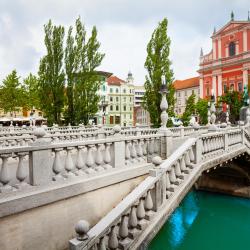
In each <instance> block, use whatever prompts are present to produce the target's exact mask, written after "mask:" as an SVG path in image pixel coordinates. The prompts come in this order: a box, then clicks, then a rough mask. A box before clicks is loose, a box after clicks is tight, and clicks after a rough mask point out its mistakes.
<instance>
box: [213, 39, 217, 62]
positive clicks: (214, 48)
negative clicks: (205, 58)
mask: <svg viewBox="0 0 250 250" xmlns="http://www.w3.org/2000/svg"><path fill="white" fill-rule="evenodd" d="M216 59H217V58H216V42H215V40H213V60H216Z"/></svg>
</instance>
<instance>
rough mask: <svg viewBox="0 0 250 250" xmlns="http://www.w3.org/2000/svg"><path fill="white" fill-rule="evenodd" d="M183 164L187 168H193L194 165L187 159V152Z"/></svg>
mask: <svg viewBox="0 0 250 250" xmlns="http://www.w3.org/2000/svg"><path fill="white" fill-rule="evenodd" d="M185 163H186V166H187V167H188V168H191V169H192V168H194V164H192V163H191V161H190V158H189V151H188V152H186V153H185Z"/></svg>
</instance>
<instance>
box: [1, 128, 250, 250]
mask: <svg viewBox="0 0 250 250" xmlns="http://www.w3.org/2000/svg"><path fill="white" fill-rule="evenodd" d="M0 134H1V137H0V158H1V170H0V192H1V193H0V246H1V248H3V249H38V250H39V249H68V245H69V247H70V249H98V250H99V249H102V250H104V249H136V248H141V249H143V248H145V246H146V245H147V243H148V242H149V241H150V240H151V239H152V238H153V237H154V235H155V234H156V233H157V231H158V229H159V228H160V227H161V226H162V224H163V223H164V222H165V221H166V219H167V218H168V217H169V215H170V214H171V213H172V212H173V211H174V209H175V208H176V207H177V206H178V204H179V203H180V201H181V200H182V199H183V197H184V196H185V195H186V193H187V192H188V191H189V190H190V188H191V187H192V186H193V185H194V184H195V183H196V184H197V185H199V181H200V176H204V175H205V174H204V173H206V172H208V171H209V170H211V169H213V171H216V170H214V169H215V168H217V169H220V168H221V169H222V168H224V167H225V166H226V165H228V163H229V162H231V161H232V160H233V159H235V158H239V157H240V158H242V157H246V156H247V155H250V126H249V123H248V124H246V125H242V126H226V127H225V126H222V127H221V128H218V130H216V131H212V132H211V131H209V128H208V127H207V126H205V127H201V126H194V127H185V128H184V127H181V128H173V129H165V128H161V129H150V128H139V127H136V128H123V129H121V128H120V127H119V126H117V127H114V128H113V129H111V128H104V127H102V126H99V127H96V128H92V129H86V128H84V127H82V126H79V127H63V128H60V127H54V128H45V129H44V128H37V129H33V128H23V129H21V130H19V129H16V128H9V129H5V130H2V131H1V130H0ZM234 169H236V170H237V171H238V172H239V173H240V174H241V175H242V176H244V178H246V179H247V178H248V180H249V176H250V175H249V172H248V169H247V168H240V169H239V168H238V169H237V167H234ZM211 172H212V171H210V173H211ZM197 180H198V181H197ZM248 185H249V184H248ZM200 186H202V185H200ZM81 219H84V220H86V221H88V222H86V221H83V220H81ZM79 220H81V221H79ZM78 221H79V222H78ZM77 222H78V223H77ZM75 224H76V232H77V237H76V238H74V239H72V238H73V237H74V234H75V233H74V226H75ZM89 225H90V227H91V229H89ZM70 239H71V240H70ZM68 241H69V243H68Z"/></svg>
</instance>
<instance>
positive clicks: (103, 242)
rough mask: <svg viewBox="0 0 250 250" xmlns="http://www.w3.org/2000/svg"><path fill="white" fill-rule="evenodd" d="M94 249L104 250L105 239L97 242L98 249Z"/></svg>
mask: <svg viewBox="0 0 250 250" xmlns="http://www.w3.org/2000/svg"><path fill="white" fill-rule="evenodd" d="M95 249H98V250H106V249H107V248H106V245H105V238H104V237H102V238H101V239H100V241H99V244H98V248H95Z"/></svg>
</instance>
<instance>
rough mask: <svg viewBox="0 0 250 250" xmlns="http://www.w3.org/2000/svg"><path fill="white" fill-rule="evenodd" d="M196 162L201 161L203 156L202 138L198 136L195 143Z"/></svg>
mask: <svg viewBox="0 0 250 250" xmlns="http://www.w3.org/2000/svg"><path fill="white" fill-rule="evenodd" d="M194 156H195V164H197V163H199V162H200V161H201V156H202V139H201V138H198V139H197V141H196V144H195V154H194Z"/></svg>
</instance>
